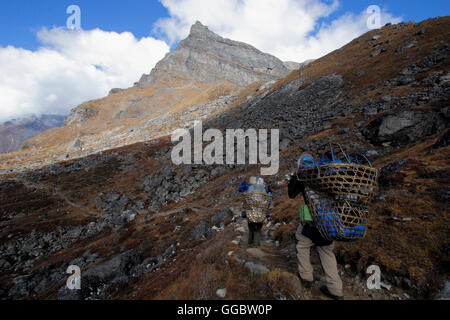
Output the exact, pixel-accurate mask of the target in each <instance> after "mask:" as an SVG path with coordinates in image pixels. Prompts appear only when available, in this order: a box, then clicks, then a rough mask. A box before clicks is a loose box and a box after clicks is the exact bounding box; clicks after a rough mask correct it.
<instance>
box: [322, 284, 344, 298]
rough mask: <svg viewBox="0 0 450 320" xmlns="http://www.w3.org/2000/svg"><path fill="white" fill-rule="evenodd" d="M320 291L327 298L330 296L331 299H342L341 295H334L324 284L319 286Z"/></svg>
mask: <svg viewBox="0 0 450 320" xmlns="http://www.w3.org/2000/svg"><path fill="white" fill-rule="evenodd" d="M320 291H322V293H323V294H324V295H326V296H327V297H328V298H331V299H333V300H344V297H343V296H335V295H334V294H332V293H331V292H330V290H328V288H327V287H326V286H322V287H320Z"/></svg>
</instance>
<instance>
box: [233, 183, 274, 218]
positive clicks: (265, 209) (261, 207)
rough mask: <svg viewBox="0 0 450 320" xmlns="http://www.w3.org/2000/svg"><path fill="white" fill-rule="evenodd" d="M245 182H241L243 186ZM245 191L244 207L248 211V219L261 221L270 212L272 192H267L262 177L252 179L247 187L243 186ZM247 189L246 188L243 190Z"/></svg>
mask: <svg viewBox="0 0 450 320" xmlns="http://www.w3.org/2000/svg"><path fill="white" fill-rule="evenodd" d="M243 185H244V183H241V186H243ZM241 186H240V187H239V190H241V189H242V191H241V192H244V193H243V200H244V201H243V209H244V210H245V211H246V215H247V219H248V221H250V222H253V223H261V222H263V221H264V219H265V217H266V215H267V214H268V213H269V206H270V200H271V198H272V196H271V194H269V193H267V192H266V186H265V183H264V180H263V179H262V178H259V179H257V181H250V185H247V188H241ZM243 189H245V190H243Z"/></svg>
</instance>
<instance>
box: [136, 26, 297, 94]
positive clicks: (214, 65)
mask: <svg viewBox="0 0 450 320" xmlns="http://www.w3.org/2000/svg"><path fill="white" fill-rule="evenodd" d="M289 71H290V70H289V69H288V68H286V66H285V65H284V64H283V62H282V61H281V60H279V59H277V58H276V57H274V56H272V55H270V54H267V53H264V52H261V51H259V50H258V49H256V48H255V47H253V46H251V45H249V44H246V43H243V42H239V41H233V40H230V39H225V38H223V37H221V36H219V35H217V34H216V33H214V32H212V31H211V30H209V29H208V27H207V26H204V25H203V24H202V23H201V22H200V21H196V22H195V23H194V24H193V25H192V26H191V30H190V33H189V36H188V37H187V38H186V39H184V40H182V41H180V43H179V44H178V47H177V48H176V49H175V50H173V51H171V52H170V53H168V54H167V55H166V57H165V58H164V59H163V60H161V61H160V62H158V63H157V64H156V66H155V68H154V69H153V70H152V71H151V73H150V74H149V75H143V76H142V78H141V80H140V81H139V84H150V85H154V84H157V83H161V82H164V83H168V82H173V81H175V82H176V81H177V80H181V81H183V82H186V81H188V82H199V83H217V82H219V81H221V80H226V81H228V82H230V83H232V84H234V85H236V86H239V87H240V86H246V85H248V84H250V83H253V82H256V81H271V80H277V79H280V78H282V77H284V76H286V75H287V74H288V73H289Z"/></svg>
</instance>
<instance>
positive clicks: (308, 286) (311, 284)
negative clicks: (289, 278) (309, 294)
mask: <svg viewBox="0 0 450 320" xmlns="http://www.w3.org/2000/svg"><path fill="white" fill-rule="evenodd" d="M300 282H301V283H302V285H303V286H304V287H305V288H306V289H311V288H312V287H314V281H307V280H304V279H302V278H300Z"/></svg>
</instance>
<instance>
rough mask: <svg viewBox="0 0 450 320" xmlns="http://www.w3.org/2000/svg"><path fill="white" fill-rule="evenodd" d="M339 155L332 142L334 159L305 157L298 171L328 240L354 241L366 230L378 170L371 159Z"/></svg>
mask: <svg viewBox="0 0 450 320" xmlns="http://www.w3.org/2000/svg"><path fill="white" fill-rule="evenodd" d="M338 146H339V149H340V151H341V152H342V155H343V158H344V160H341V159H337V158H336V157H335V154H334V152H333V146H332V145H330V153H331V160H328V159H321V160H320V161H319V162H315V161H314V160H313V158H312V156H308V157H306V159H307V160H308V161H302V163H301V164H300V163H299V165H301V166H300V168H299V170H298V173H297V178H298V180H300V181H302V182H303V183H304V184H305V186H306V188H305V195H306V199H305V200H306V202H307V204H308V207H309V208H310V210H311V214H312V216H313V218H314V223H315V225H316V227H317V229H318V230H319V231H320V233H321V234H322V236H323V237H324V238H326V239H328V240H337V241H353V240H357V239H360V238H363V237H364V236H365V234H366V231H367V226H368V218H369V205H370V202H371V200H372V198H373V195H374V194H375V191H376V188H377V179H378V171H377V169H376V168H373V167H372V164H371V163H370V161H369V160H368V159H367V158H365V157H364V156H362V157H361V158H362V161H365V162H366V163H365V164H363V163H361V162H362V161H360V157H358V155H355V157H353V159H352V158H351V157H350V156H349V155H347V154H346V153H345V152H344V151H343V149H342V148H341V146H340V145H338Z"/></svg>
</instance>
